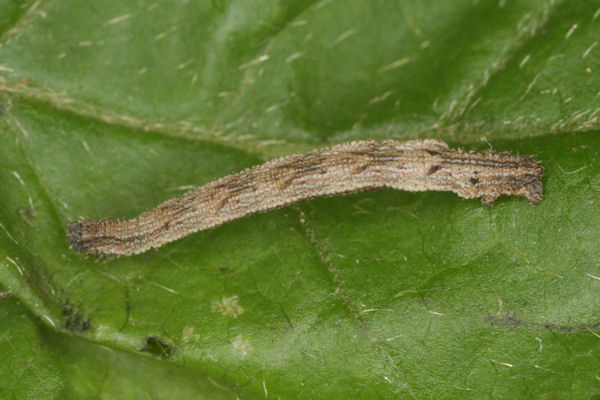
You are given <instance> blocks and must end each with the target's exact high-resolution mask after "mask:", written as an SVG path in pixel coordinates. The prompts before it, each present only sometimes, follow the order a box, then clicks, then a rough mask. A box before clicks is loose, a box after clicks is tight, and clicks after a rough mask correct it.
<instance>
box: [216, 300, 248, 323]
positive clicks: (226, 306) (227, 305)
mask: <svg viewBox="0 0 600 400" xmlns="http://www.w3.org/2000/svg"><path fill="white" fill-rule="evenodd" d="M212 312H220V313H221V314H223V315H225V316H230V317H233V318H237V317H238V316H239V315H241V314H242V313H243V312H244V308H242V306H240V303H239V297H238V296H237V295H233V296H231V297H225V296H223V298H221V299H220V300H217V301H215V302H214V303H213V306H212Z"/></svg>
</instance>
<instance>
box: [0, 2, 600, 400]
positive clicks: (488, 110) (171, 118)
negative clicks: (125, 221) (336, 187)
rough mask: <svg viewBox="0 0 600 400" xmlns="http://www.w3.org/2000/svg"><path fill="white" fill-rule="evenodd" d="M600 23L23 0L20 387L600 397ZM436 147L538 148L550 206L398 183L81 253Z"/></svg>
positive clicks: (6, 143) (12, 374)
mask: <svg viewBox="0 0 600 400" xmlns="http://www.w3.org/2000/svg"><path fill="white" fill-rule="evenodd" d="M598 24H600V9H599V8H598V5H595V4H594V3H593V2H566V1H562V2H561V1H550V0H548V1H542V0H529V1H521V2H508V1H504V0H498V1H493V2H492V1H476V2H473V1H453V2H434V1H422V0H419V1H417V0H413V1H403V2H389V1H373V0H370V1H367V0H356V1H352V2H348V1H345V2H344V1H340V0H324V1H321V2H313V1H293V2H292V1H275V0H261V1H252V2H245V1H237V0H230V1H224V0H213V1H196V2H186V1H183V2H172V1H166V2H159V3H150V2H149V3H145V4H144V3H143V2H115V1H104V2H102V3H101V4H90V5H86V6H85V7H84V6H82V5H80V4H75V3H73V2H68V1H63V2H39V1H38V2H33V1H23V2H0V92H1V93H2V94H1V97H0V102H1V103H0V110H1V113H0V114H1V115H0V188H2V196H1V199H0V292H10V294H11V295H10V296H9V297H7V298H4V299H0V320H1V322H2V323H1V324H0V326H1V327H2V328H0V347H1V351H2V354H9V356H8V357H5V358H6V359H5V362H4V365H2V367H0V373H1V375H0V376H1V377H2V378H0V381H1V382H2V383H1V384H0V397H7V398H11V397H13V398H34V399H35V398H49V397H50V398H52V397H53V398H65V397H66V398H86V397H120V398H140V397H143V396H155V397H160V398H173V397H178V398H202V397H206V398H221V397H223V398H235V397H240V398H263V397H267V398H277V397H282V398H306V399H313V398H327V399H328V398H349V397H352V398H365V399H367V398H438V399H443V398H448V399H455V398H466V399H470V398H472V399H480V398H545V399H551V398H576V399H580V398H596V397H597V396H599V395H600V372H599V371H598V365H599V362H600V351H599V350H598V349H599V348H598V340H599V335H600V321H599V320H598V315H599V311H600V296H598V290H600V263H599V261H598V260H599V259H600V258H599V255H600V254H599V253H600V250H599V246H598V239H597V238H598V237H599V234H600V232H599V228H598V227H599V226H600V213H598V205H597V204H598V194H599V191H600V178H598V177H599V176H600V150H599V149H600V137H599V136H598V129H599V128H600V127H599V122H598V115H599V114H600V105H599V103H600V100H599V98H600V96H599V95H598V94H599V90H600V78H599V75H598V72H599V71H598V70H597V69H598V67H597V66H598V65H600V64H599V61H600V46H599V45H598V43H599V42H600V33H599V32H600V31H599V30H598V27H599V25H598ZM416 137H434V138H438V139H441V140H444V141H447V142H449V143H450V144H451V145H452V146H454V147H464V148H467V149H477V150H485V149H487V148H489V146H492V147H493V148H494V149H495V150H497V151H511V152H513V153H520V154H532V155H534V156H535V157H537V158H539V159H540V160H542V162H543V165H544V168H545V175H544V180H543V183H544V196H545V199H544V201H543V202H542V203H540V204H539V205H536V206H531V205H529V204H528V203H527V201H526V200H525V199H522V198H515V197H510V198H508V197H507V198H502V199H500V200H499V201H498V202H497V204H496V205H495V206H494V207H491V208H488V207H485V206H482V205H481V203H480V202H479V201H478V200H464V199H461V198H459V197H457V196H456V195H454V194H451V193H433V192H428V193H417V194H413V193H407V192H398V191H389V190H386V191H379V192H368V193H361V194H355V195H351V196H345V197H334V198H321V199H316V200H313V201H310V202H304V203H301V204H299V205H296V206H291V207H287V208H283V209H280V210H277V211H273V212H269V213H265V214H261V215H254V216H252V217H250V218H247V219H243V220H239V221H235V222H232V223H229V224H226V225H224V226H221V227H218V228H216V229H213V230H209V231H205V232H200V233H197V234H194V235H191V236H189V237H187V238H185V239H182V240H180V241H177V242H174V243H171V244H169V245H167V246H165V247H163V248H161V249H159V250H157V251H151V252H148V253H145V254H142V255H139V256H134V257H127V258H120V259H116V260H112V261H109V262H106V261H97V260H95V259H94V258H91V257H90V258H85V257H82V256H80V255H79V254H76V253H74V252H73V251H72V250H70V249H69V247H68V242H67V238H66V229H67V226H68V224H69V222H71V221H73V220H76V219H77V218H78V217H80V216H86V217H90V218H102V217H112V218H117V217H134V216H136V215H138V214H139V213H141V212H142V211H144V210H147V209H150V208H153V207H154V206H156V205H157V204H159V203H160V202H162V201H165V200H167V199H169V198H172V197H176V196H178V195H181V194H182V193H184V192H185V191H186V190H188V189H189V188H191V187H195V186H198V185H202V184H204V183H207V182H210V181H212V180H214V179H216V178H219V177H221V176H224V175H227V174H229V173H233V172H236V171H239V170H241V169H243V168H246V167H250V166H252V165H256V164H259V163H261V162H263V161H265V160H267V159H269V158H271V157H274V156H279V155H284V154H289V153H291V152H300V151H306V150H309V149H311V148H315V147H321V146H325V145H330V144H334V143H340V142H343V141H346V140H352V139H360V138H375V139H380V140H382V139H387V138H395V139H399V140H402V139H409V138H416ZM0 297H2V296H0ZM32 347H33V350H32Z"/></svg>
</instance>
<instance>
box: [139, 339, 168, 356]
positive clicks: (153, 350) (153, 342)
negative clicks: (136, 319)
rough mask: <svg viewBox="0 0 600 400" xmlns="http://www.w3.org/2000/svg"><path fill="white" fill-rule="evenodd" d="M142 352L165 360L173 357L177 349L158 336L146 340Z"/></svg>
mask: <svg viewBox="0 0 600 400" xmlns="http://www.w3.org/2000/svg"><path fill="white" fill-rule="evenodd" d="M140 351H144V352H146V353H150V354H151V355H153V356H154V357H157V358H160V359H162V360H165V359H167V358H170V357H171V356H173V354H174V353H175V348H174V347H173V346H171V345H170V344H168V343H167V342H165V341H164V340H162V339H161V338H159V337H158V336H148V337H147V338H146V339H145V340H144V345H143V346H142V348H141V349H140Z"/></svg>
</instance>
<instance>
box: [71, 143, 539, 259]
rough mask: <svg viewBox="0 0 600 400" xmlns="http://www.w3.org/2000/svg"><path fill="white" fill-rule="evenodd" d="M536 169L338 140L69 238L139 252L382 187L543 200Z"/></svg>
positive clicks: (502, 160) (97, 247)
mask: <svg viewBox="0 0 600 400" xmlns="http://www.w3.org/2000/svg"><path fill="white" fill-rule="evenodd" d="M542 172H543V170H542V166H541V165H540V163H539V162H538V161H537V160H536V159H534V158H531V157H524V156H518V155H512V154H510V153H494V152H492V151H489V152H485V153H476V152H465V151H463V150H450V149H449V148H448V145H447V144H445V143H443V142H439V141H436V140H424V141H420V140H415V141H408V142H397V141H394V140H388V141H385V142H382V143H379V142H376V141H374V140H364V141H359V142H351V143H343V144H340V145H337V146H333V147H331V148H325V149H320V150H313V151H311V152H309V153H307V154H294V155H290V156H286V157H282V158H278V159H275V160H271V161H269V162H266V163H265V164H262V165H258V166H256V167H254V168H250V169H246V170H244V171H241V172H239V173H236V174H232V175H229V176H226V177H224V178H221V179H219V180H216V181H214V182H211V183H208V184H206V185H204V186H201V187H198V188H196V189H194V190H192V191H190V192H188V193H186V194H184V195H183V196H182V197H178V198H175V199H172V200H169V201H166V202H164V203H162V204H160V205H159V206H158V207H156V208H155V209H153V210H150V211H146V212H145V213H143V214H141V215H140V216H139V217H137V218H134V219H130V220H100V221H97V222H96V221H92V220H88V219H86V220H83V221H80V222H73V223H72V224H71V225H70V227H69V241H70V243H71V247H72V248H73V249H74V250H76V251H87V252H88V253H91V254H99V255H101V256H121V255H132V254H139V253H142V252H144V251H146V250H149V249H150V248H152V247H160V246H162V245H164V244H165V243H169V242H172V241H174V240H177V239H179V238H182V237H184V236H187V235H189V234H191V233H194V232H197V231H201V230H204V229H208V228H212V227H215V226H218V225H221V224H223V223H225V222H229V221H232V220H235V219H238V218H242V217H245V216H248V215H250V214H254V213H257V212H263V211H267V210H272V209H275V208H278V207H284V206H287V205H289V204H292V203H296V202H298V201H301V200H307V199H312V198H315V197H320V196H332V195H337V194H345V193H353V192H359V191H363V190H371V189H380V188H393V189H399V190H408V191H411V192H420V191H426V190H435V191H452V192H455V193H456V194H458V195H459V196H460V197H464V198H467V199H469V198H480V199H481V201H482V202H483V203H484V204H487V205H492V204H493V203H494V201H495V200H496V198H498V196H500V195H503V194H507V195H518V196H525V197H526V198H527V199H528V200H529V201H530V202H531V203H532V204H534V203H538V202H539V201H541V200H542V182H541V177H542Z"/></svg>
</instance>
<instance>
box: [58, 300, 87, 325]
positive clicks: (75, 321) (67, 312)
mask: <svg viewBox="0 0 600 400" xmlns="http://www.w3.org/2000/svg"><path fill="white" fill-rule="evenodd" d="M62 314H63V316H64V317H65V328H67V329H68V330H70V331H71V332H74V333H82V332H86V331H89V330H90V327H91V326H90V318H89V317H88V318H86V317H85V316H84V315H83V313H82V312H81V309H80V307H78V308H77V309H75V308H74V307H73V305H72V304H71V302H70V301H69V300H68V299H67V300H66V301H65V302H64V304H63V306H62Z"/></svg>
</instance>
